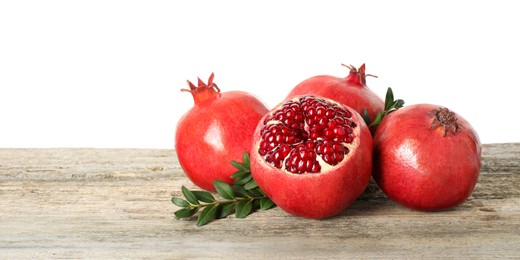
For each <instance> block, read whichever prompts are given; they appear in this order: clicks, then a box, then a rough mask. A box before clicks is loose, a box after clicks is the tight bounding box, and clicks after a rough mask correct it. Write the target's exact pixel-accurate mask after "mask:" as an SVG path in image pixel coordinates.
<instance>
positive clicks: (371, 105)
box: [287, 64, 385, 122]
mask: <svg viewBox="0 0 520 260" xmlns="http://www.w3.org/2000/svg"><path fill="white" fill-rule="evenodd" d="M342 65H343V66H345V67H347V68H349V69H350V73H349V74H348V76H347V77H345V78H339V77H335V76H330V75H319V76H314V77H311V78H309V79H306V80H304V81H302V82H301V83H299V84H298V85H296V87H294V88H293V89H292V90H291V92H290V93H289V95H287V98H291V97H294V96H297V95H305V94H309V95H316V96H321V97H325V98H329V99H332V100H334V101H336V102H339V103H342V104H344V105H347V106H349V107H351V108H353V109H354V110H356V111H357V112H358V113H359V114H361V115H363V113H364V112H363V111H364V110H365V109H366V110H367V111H368V115H369V117H370V118H369V120H370V122H372V120H373V119H374V118H375V116H376V115H377V113H378V112H383V111H384V108H385V103H384V101H383V100H382V99H381V98H380V97H379V96H378V95H377V94H376V93H374V92H373V91H372V90H371V89H369V88H368V87H367V84H366V76H373V77H375V76H374V75H370V74H365V64H363V65H361V67H359V69H356V67H354V66H352V65H350V66H347V65H345V64H342Z"/></svg>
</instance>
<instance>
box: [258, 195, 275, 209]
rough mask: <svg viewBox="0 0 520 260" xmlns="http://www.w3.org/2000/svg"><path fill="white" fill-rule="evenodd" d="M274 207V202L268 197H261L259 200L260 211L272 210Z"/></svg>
mask: <svg viewBox="0 0 520 260" xmlns="http://www.w3.org/2000/svg"><path fill="white" fill-rule="evenodd" d="M274 205H275V204H274V202H273V201H272V200H271V199H270V198H268V197H263V198H261V199H260V208H261V209H262V210H268V209H270V208H272V207H273V206H274Z"/></svg>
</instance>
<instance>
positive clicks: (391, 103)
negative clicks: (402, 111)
mask: <svg viewBox="0 0 520 260" xmlns="http://www.w3.org/2000/svg"><path fill="white" fill-rule="evenodd" d="M403 106H404V100H402V99H397V100H395V99H394V92H393V91H392V88H390V87H389V88H388V89H387V90H386V96H385V111H383V112H381V111H379V112H377V114H376V117H375V118H374V120H373V121H372V122H370V115H369V114H368V110H367V109H364V110H363V119H364V120H365V122H366V123H367V125H368V126H369V127H373V126H377V125H379V124H380V123H381V120H383V118H384V117H385V116H386V115H388V114H390V113H392V112H394V111H395V110H397V109H399V108H401V107H403Z"/></svg>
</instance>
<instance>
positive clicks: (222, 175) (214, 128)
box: [175, 73, 269, 191]
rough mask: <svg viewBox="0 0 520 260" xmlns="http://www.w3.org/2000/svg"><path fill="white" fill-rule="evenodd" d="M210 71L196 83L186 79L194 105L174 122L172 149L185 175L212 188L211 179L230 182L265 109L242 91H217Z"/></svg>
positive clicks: (266, 110) (211, 189)
mask: <svg viewBox="0 0 520 260" xmlns="http://www.w3.org/2000/svg"><path fill="white" fill-rule="evenodd" d="M213 77H214V74H213V73H212V74H211V76H210V77H209V79H208V83H207V84H206V83H204V82H203V81H202V80H200V78H199V79H198V86H195V85H194V84H193V83H191V82H190V81H188V85H189V87H190V89H182V90H181V91H185V92H190V93H191V94H192V95H193V100H194V103H195V104H194V106H193V107H192V108H191V109H190V110H189V111H187V112H186V113H185V114H184V115H183V116H182V117H181V119H180V120H179V122H178V123H177V128H176V135H175V149H176V151H177V157H178V159H179V163H180V165H181V167H182V169H183V170H184V172H185V173H186V175H187V176H188V178H189V179H190V180H191V181H192V182H193V183H194V184H196V185H197V186H199V187H200V188H202V189H205V190H210V191H214V190H215V188H214V187H213V180H220V181H223V182H226V183H228V184H231V183H232V181H233V179H232V178H231V177H230V176H231V175H232V174H233V173H234V172H235V171H236V169H235V168H234V167H233V166H232V165H231V164H230V161H231V160H235V161H240V160H241V158H242V154H243V153H244V151H249V149H251V145H252V141H253V132H254V130H255V127H256V125H257V124H258V122H259V121H260V119H261V118H262V116H264V115H265V114H266V113H267V112H268V111H269V110H268V109H267V107H266V106H265V105H264V104H263V103H262V102H261V101H260V100H258V99H257V98H256V97H255V96H253V95H251V94H248V93H245V92H242V91H229V92H222V93H221V92H220V89H219V88H218V87H217V85H216V84H215V83H213Z"/></svg>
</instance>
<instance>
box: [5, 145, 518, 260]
mask: <svg viewBox="0 0 520 260" xmlns="http://www.w3.org/2000/svg"><path fill="white" fill-rule="evenodd" d="M519 163H520V144H489V145H485V146H484V149H483V165H482V173H481V176H480V178H479V182H478V184H477V186H476V188H475V191H474V193H473V195H472V196H471V197H470V198H469V199H468V201H467V202H466V203H464V204H463V205H461V206H459V207H457V208H455V209H452V210H447V211H442V212H433V213H425V212H417V211H411V210H408V209H405V208H403V207H400V206H398V205H396V204H394V203H392V202H391V201H389V200H388V199H387V198H386V197H385V196H384V194H383V193H382V192H381V191H380V190H378V189H377V187H375V186H374V185H373V184H372V186H371V187H370V189H368V190H367V192H365V193H364V194H363V195H362V196H361V198H359V199H358V200H357V201H356V202H355V203H354V204H353V205H352V206H351V207H350V208H348V209H347V210H346V211H345V212H343V214H342V215H341V216H338V217H335V218H331V219H326V220H309V219H303V218H298V217H294V216H291V215H289V214H286V213H284V212H283V211H282V210H280V209H278V208H277V209H273V210H269V211H260V212H256V213H254V214H252V215H250V216H248V217H247V218H246V219H235V218H234V217H230V218H228V219H222V220H218V221H215V222H212V223H210V224H209V225H207V226H204V227H201V228H197V227H195V223H194V221H193V220H176V219H175V218H174V216H173V212H174V211H175V210H176V207H175V206H174V205H173V204H172V203H171V202H170V198H171V196H172V195H176V196H180V187H181V185H186V186H188V187H190V188H193V189H196V187H195V186H193V184H191V183H190V182H189V180H188V179H187V178H186V177H185V176H184V174H183V173H182V169H181V168H180V166H179V165H178V162H177V159H176V156H175V153H174V151H173V150H145V149H0V255H1V256H2V258H7V259H9V258H112V259H113V258H154V259H155V258H210V257H217V258H231V257H234V258H237V259H244V258H297V259H301V258H303V257H307V258H311V257H314V258H327V259H331V258H399V259H401V258H417V257H465V258H491V257H496V258H515V257H520V247H519V246H518V245H520V165H519Z"/></svg>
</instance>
